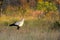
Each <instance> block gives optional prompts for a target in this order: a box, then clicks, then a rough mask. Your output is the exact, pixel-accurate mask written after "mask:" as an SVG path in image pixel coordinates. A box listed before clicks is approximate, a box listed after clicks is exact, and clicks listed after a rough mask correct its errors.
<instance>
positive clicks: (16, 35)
mask: <svg viewBox="0 0 60 40" xmlns="http://www.w3.org/2000/svg"><path fill="white" fill-rule="evenodd" d="M29 11H30V10H28V11H27V12H26V14H25V15H24V18H25V23H24V26H23V27H22V28H21V29H20V30H17V29H16V27H10V26H9V24H11V23H13V22H15V21H18V20H20V19H21V18H22V17H23V16H21V14H20V13H19V14H12V15H2V16H1V17H0V40H60V38H59V37H60V31H58V30H55V31H54V30H51V29H50V27H52V23H53V22H54V21H56V20H59V16H58V14H54V13H52V14H53V15H54V17H53V15H52V14H51V13H49V14H46V16H44V17H42V18H37V17H35V16H31V14H32V13H30V12H29ZM8 13H9V12H8ZM26 15H27V16H26ZM28 15H29V16H28ZM51 15H52V16H51Z"/></svg>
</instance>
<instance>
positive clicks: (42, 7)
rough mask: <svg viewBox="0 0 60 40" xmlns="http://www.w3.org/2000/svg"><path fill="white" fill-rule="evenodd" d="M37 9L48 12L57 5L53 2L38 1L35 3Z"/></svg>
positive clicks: (53, 9)
mask: <svg viewBox="0 0 60 40" xmlns="http://www.w3.org/2000/svg"><path fill="white" fill-rule="evenodd" d="M36 9H37V10H44V11H45V12H49V11H56V10H57V7H56V5H55V4H54V3H52V2H43V1H42V2H38V3H37V7H36Z"/></svg>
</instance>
